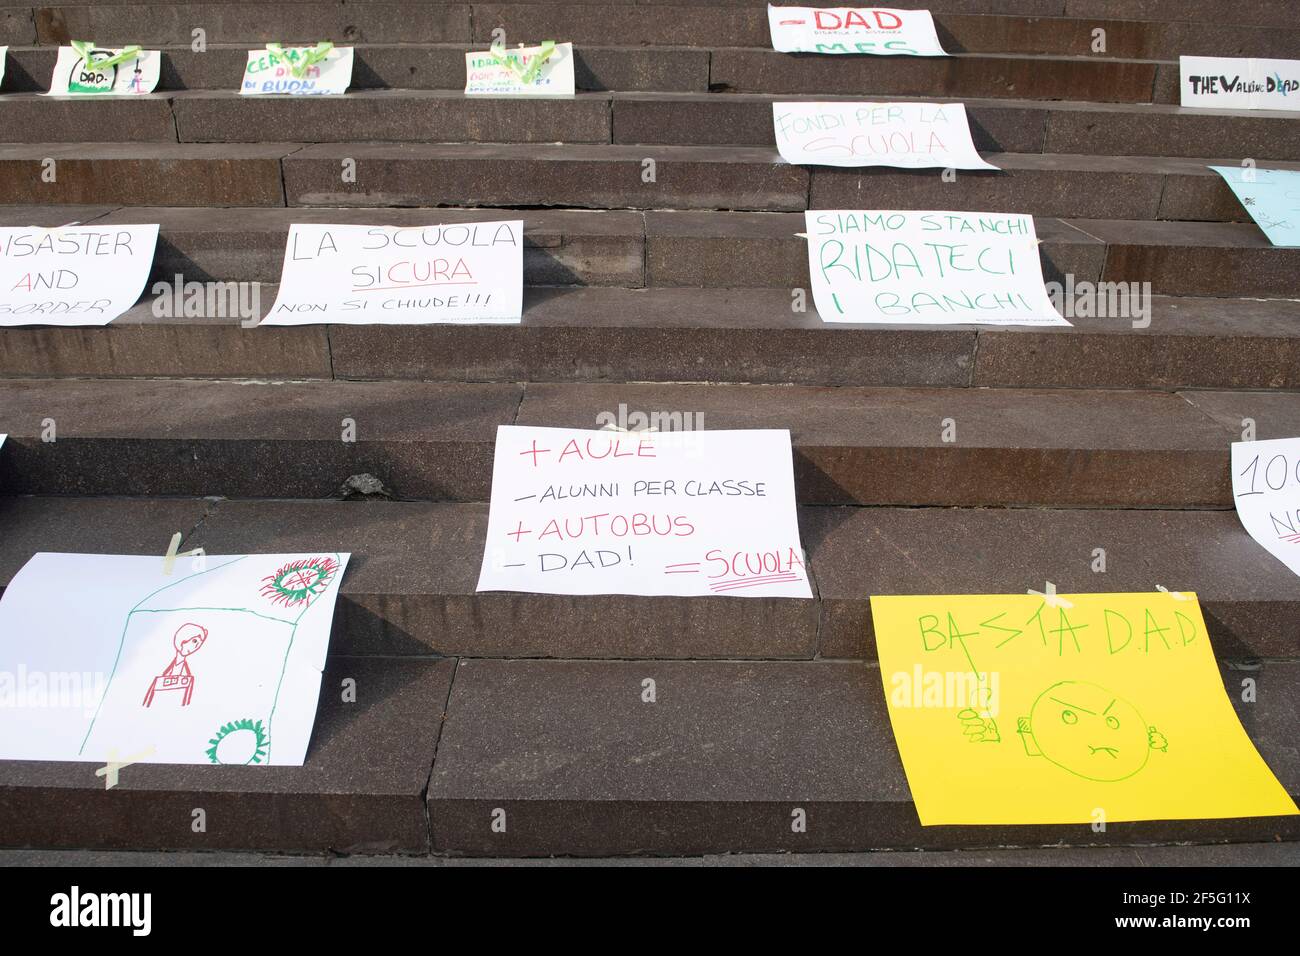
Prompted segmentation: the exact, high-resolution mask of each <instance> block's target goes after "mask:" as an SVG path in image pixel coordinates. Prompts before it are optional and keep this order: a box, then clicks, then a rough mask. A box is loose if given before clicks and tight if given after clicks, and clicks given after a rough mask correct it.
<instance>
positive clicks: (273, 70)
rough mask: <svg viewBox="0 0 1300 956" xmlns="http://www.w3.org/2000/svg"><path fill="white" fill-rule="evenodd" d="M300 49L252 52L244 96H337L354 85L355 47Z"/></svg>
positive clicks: (247, 69) (242, 89) (245, 68)
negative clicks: (353, 59)
mask: <svg viewBox="0 0 1300 956" xmlns="http://www.w3.org/2000/svg"><path fill="white" fill-rule="evenodd" d="M323 46H324V45H323V44H322V45H318V46H316V47H310V46H296V47H280V46H276V47H274V48H267V49H265V50H249V51H248V64H247V65H246V66H245V67H244V80H243V82H242V83H241V84H240V86H239V92H240V93H241V94H243V95H244V96H265V95H276V94H279V95H290V96H337V95H339V94H342V93H346V92H347V91H348V87H349V86H350V85H351V84H352V56H353V51H352V47H336V46H332V45H331V46H330V47H329V49H328V50H326V49H323Z"/></svg>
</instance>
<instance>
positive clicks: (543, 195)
mask: <svg viewBox="0 0 1300 956" xmlns="http://www.w3.org/2000/svg"><path fill="white" fill-rule="evenodd" d="M503 102H506V101H503ZM987 158H988V159H989V161H990V162H992V163H994V164H995V165H997V166H1000V167H1001V169H1000V170H998V171H981V172H969V173H960V174H958V176H957V178H956V180H955V181H954V182H951V183H944V184H942V186H943V194H944V203H943V205H944V208H947V209H965V210H972V211H981V210H997V211H1015V212H1026V213H1030V214H1032V215H1035V216H1050V217H1064V218H1086V219H1196V220H1224V219H1234V220H1243V219H1246V218H1247V214H1246V213H1245V211H1244V209H1243V208H1242V206H1241V204H1240V203H1239V202H1238V201H1237V200H1236V198H1235V197H1234V196H1233V194H1232V191H1231V189H1229V188H1228V186H1227V185H1226V184H1225V183H1224V182H1223V180H1222V179H1221V178H1220V177H1219V175H1218V174H1217V173H1215V172H1213V171H1212V170H1210V169H1209V168H1207V164H1210V163H1217V164H1222V163H1228V164H1232V163H1233V161H1232V160H1214V159H1183V158H1169V159H1159V158H1153V157H1132V156H1114V157H1111V156H1079V155H1058V154H1032V153H1031V154H1020V153H1001V154H999V153H993V154H987ZM50 161H53V164H54V165H53V167H51V165H50ZM650 161H653V163H651V162H650ZM1271 165H1274V166H1277V167H1279V168H1300V163H1294V162H1287V163H1274V164H1271ZM51 172H52V173H53V176H51ZM940 173H941V170H937V169H931V170H900V169H893V168H888V167H876V168H871V169H865V170H842V169H834V168H828V167H802V166H791V165H789V164H787V163H784V162H782V161H780V159H779V157H778V156H777V153H776V151H775V149H772V148H759V147H719V146H658V147H653V148H650V147H638V146H621V145H609V144H593V145H543V144H521V143H516V144H493V145H488V144H481V143H470V144H464V143H462V144H456V143H447V144H427V145H424V144H416V143H388V144H385V143H324V144H319V145H310V146H305V145H299V144H276V143H250V144H234V145H226V144H188V143H96V144H90V143H79V144H35V145H30V144H27V145H10V146H0V204H7V205H30V204H33V203H38V204H45V203H53V204H87V205H129V206H161V205H169V206H284V205H290V206H354V207H361V206H364V207H380V206H383V207H387V206H442V205H457V206H547V207H566V206H567V207H582V208H597V209H706V210H718V209H722V210H739V211H745V210H754V211H783V212H793V211H798V210H803V209H807V208H809V204H810V203H811V205H812V208H818V209H845V208H847V209H854V208H867V209H891V208H897V209H932V208H934V206H935V189H936V187H938V186H939V185H940V179H939V176H940ZM51 179H53V181H48V180H51ZM353 180H355V181H353ZM1261 235H1262V234H1261Z"/></svg>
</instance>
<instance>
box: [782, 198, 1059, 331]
mask: <svg viewBox="0 0 1300 956" xmlns="http://www.w3.org/2000/svg"><path fill="white" fill-rule="evenodd" d="M805 221H806V224H807V230H808V232H807V235H808V271H809V273H810V274H811V276H812V289H813V299H814V301H815V302H816V303H817V312H818V313H819V314H820V315H821V317H822V321H824V322H868V323H901V324H909V325H913V324H924V325H949V324H954V323H956V324H963V323H979V324H988V325H1069V324H1070V323H1069V322H1067V321H1065V319H1063V318H1061V316H1060V315H1058V314H1057V312H1056V310H1055V309H1054V308H1053V307H1052V301H1051V299H1050V297H1049V296H1048V294H1047V290H1046V288H1045V287H1044V286H1043V272H1042V265H1041V264H1040V262H1039V259H1038V240H1037V238H1036V237H1035V235H1034V220H1033V217H1031V216H1022V215H1019V214H1016V213H984V212H933V211H931V212H908V211H902V210H868V211H849V210H839V211H824V210H816V211H812V210H810V211H808V212H807V213H805Z"/></svg>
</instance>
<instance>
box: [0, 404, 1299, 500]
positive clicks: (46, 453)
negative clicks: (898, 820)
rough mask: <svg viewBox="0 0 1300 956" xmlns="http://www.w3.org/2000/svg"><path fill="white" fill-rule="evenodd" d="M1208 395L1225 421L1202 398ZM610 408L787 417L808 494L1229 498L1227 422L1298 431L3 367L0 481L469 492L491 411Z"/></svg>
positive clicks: (132, 489)
mask: <svg viewBox="0 0 1300 956" xmlns="http://www.w3.org/2000/svg"><path fill="white" fill-rule="evenodd" d="M1207 395H1209V396H1215V395H1219V396H1226V397H1225V398H1223V402H1225V403H1227V406H1228V407H1229V408H1230V410H1231V411H1232V412H1233V413H1235V414H1236V415H1237V417H1236V421H1237V422H1238V424H1237V425H1236V426H1233V425H1231V424H1228V423H1226V422H1224V421H1220V420H1217V419H1216V418H1214V417H1212V416H1211V415H1210V414H1209V413H1208V412H1205V411H1202V410H1200V409H1201V408H1202V407H1204V406H1203V404H1202V403H1203V402H1205V401H1206V398H1205V396H1207ZM1186 396H1190V397H1191V398H1192V399H1193V400H1194V402H1195V404H1193V403H1192V401H1189V400H1188V397H1186ZM1232 403H1236V404H1235V405H1233V404H1232ZM624 406H626V407H627V408H628V409H631V410H633V411H643V412H645V413H646V414H649V415H652V416H657V417H656V418H655V420H656V421H660V420H664V416H667V419H666V426H665V427H673V423H674V422H676V427H681V423H682V422H683V421H690V422H692V423H693V424H694V425H695V427H705V428H710V429H719V428H789V429H790V431H791V434H792V439H793V445H794V457H795V480H796V486H797V488H796V490H797V495H798V499H799V500H800V501H801V502H803V503H807V504H872V505H908V506H910V505H973V506H981V505H1018V506H1019V505H1024V506H1034V505H1048V506H1055V507H1070V506H1105V507H1110V506H1118V507H1147V506H1153V507H1178V508H1196V507H1211V508H1227V507H1230V506H1231V504H1232V499H1231V489H1230V482H1229V474H1228V457H1229V449H1230V445H1231V442H1232V441H1233V440H1234V439H1235V438H1238V437H1239V435H1240V432H1241V427H1242V426H1241V424H1240V423H1241V422H1242V420H1243V419H1245V418H1252V419H1254V420H1255V421H1256V422H1260V421H1269V422H1270V428H1278V430H1279V431H1283V433H1284V434H1285V433H1286V432H1285V431H1284V430H1283V429H1282V428H1281V426H1282V425H1289V426H1290V427H1291V429H1292V430H1291V432H1290V433H1291V434H1294V433H1296V432H1300V393H1295V392H1262V393H1258V392H1229V393H1202V392H1196V393H1164V392H1140V391H1107V390H1083V389H984V388H972V389H951V388H939V389H932V388H810V387H805V386H793V387H787V386H765V385H603V384H602V385H594V384H580V383H579V384H546V383H538V384H528V385H522V386H521V385H510V384H450V383H449V384H427V383H414V382H340V381H334V382H315V383H264V382H220V381H198V380H180V379H171V380H154V381H141V380H133V381H131V380H102V381H85V380H66V379H65V380H58V379H40V380H22V379H10V380H6V381H4V382H0V408H3V409H4V413H5V419H6V421H5V425H4V427H5V429H6V431H7V432H8V433H9V440H8V442H7V443H6V446H5V449H4V456H3V459H0V490H3V491H4V492H6V493H9V494H71V495H95V494H130V495H164V496H165V495H221V496H226V497H275V498H280V497H295V498H296V497H301V498H325V497H329V496H331V495H334V494H336V493H337V492H338V491H339V489H340V487H341V486H342V485H343V483H344V481H345V479H347V478H348V477H349V476H351V475H356V474H361V473H368V474H371V475H374V476H376V477H378V478H379V479H381V480H382V481H383V482H384V484H385V486H386V487H387V488H388V489H389V490H390V491H391V492H392V493H393V494H395V495H397V496H400V497H405V498H413V499H432V500H440V499H450V500H458V501H484V500H487V498H488V494H489V490H490V487H491V472H492V467H491V466H492V448H493V441H494V438H495V434H496V427H497V426H498V425H501V424H510V423H515V424H521V425H545V426H556V427H574V428H597V427H599V426H600V425H601V424H602V421H603V419H602V416H604V415H609V414H613V415H615V416H617V415H618V414H619V410H620V409H621V408H622V407H624ZM688 413H689V414H690V415H691V416H692V417H691V418H689V419H687V418H686V417H685V416H686V415H687V414H688ZM674 416H680V417H676V418H674ZM1229 417H1231V415H1229ZM49 419H53V420H54V422H55V423H56V429H57V441H52V442H51V441H45V440H42V435H43V434H45V435H46V436H48V433H49V428H48V426H47V425H46V424H45V423H46V422H47V420H49ZM345 420H348V421H350V422H352V423H354V427H355V437H356V441H355V442H345V441H343V440H342V437H343V434H344V429H345ZM952 428H955V435H953V434H952V432H951V429H952ZM945 432H948V434H949V437H955V439H956V440H955V441H945V440H944V437H945ZM250 461H256V462H257V463H258V467H257V468H255V469H250V468H249V467H248V463H249V462H250Z"/></svg>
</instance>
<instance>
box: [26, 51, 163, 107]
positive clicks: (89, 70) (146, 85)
mask: <svg viewBox="0 0 1300 956" xmlns="http://www.w3.org/2000/svg"><path fill="white" fill-rule="evenodd" d="M161 68H162V54H161V53H159V52H158V51H157V50H141V49H140V48H139V47H95V46H94V45H93V44H88V45H86V46H85V47H84V52H83V50H78V49H74V48H73V47H70V46H61V47H59V54H58V58H57V59H56V60H55V62H54V75H53V76H52V77H51V78H50V91H49V94H48V95H50V96H143V95H144V94H146V93H152V92H153V91H154V90H155V89H156V88H157V86H158V75H159V72H160V70H161Z"/></svg>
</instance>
